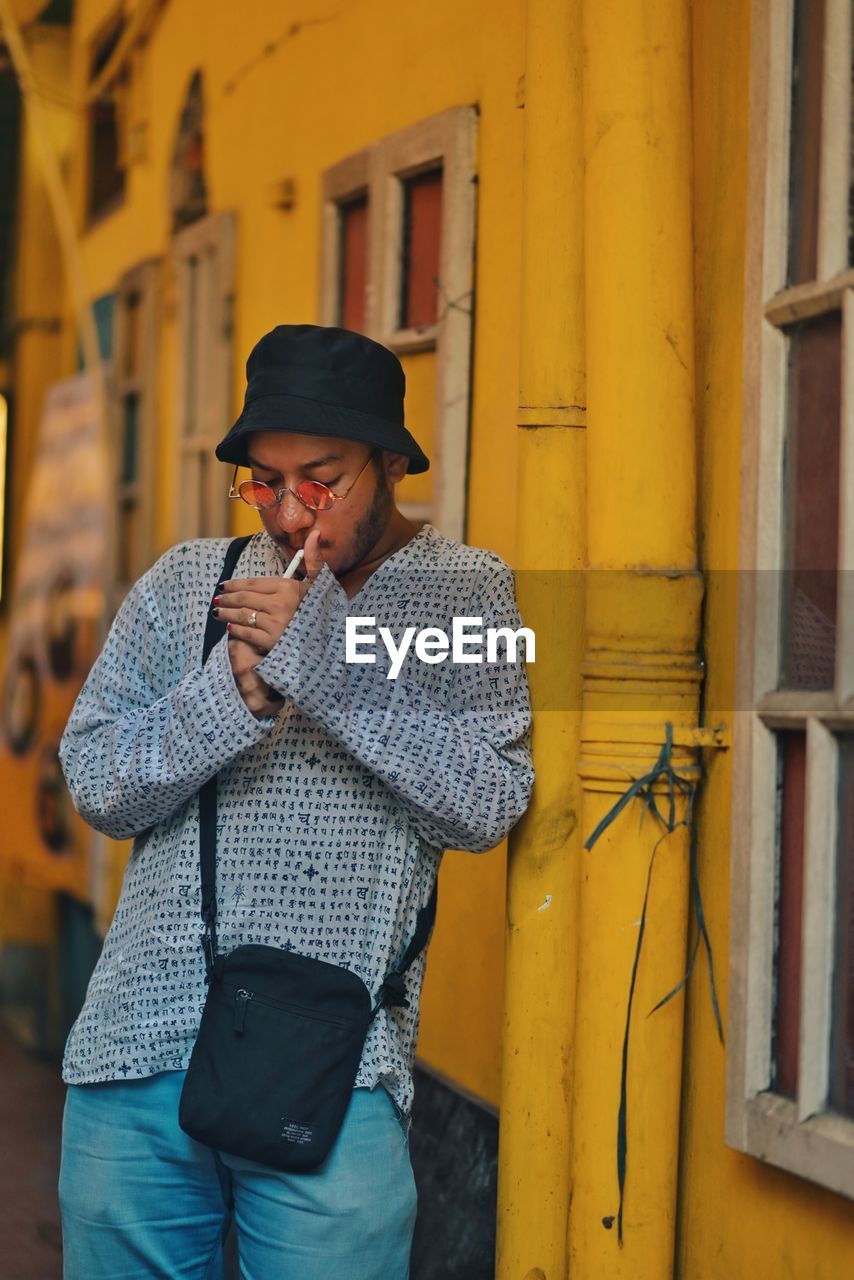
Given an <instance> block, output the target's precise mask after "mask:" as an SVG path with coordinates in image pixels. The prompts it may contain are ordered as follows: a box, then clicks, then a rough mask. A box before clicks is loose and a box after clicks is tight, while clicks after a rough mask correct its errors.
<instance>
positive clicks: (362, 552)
mask: <svg viewBox="0 0 854 1280" xmlns="http://www.w3.org/2000/svg"><path fill="white" fill-rule="evenodd" d="M393 501H394V499H393V492H392V486H391V485H390V484H389V482H388V480H387V478H386V476H385V474H384V473H380V472H378V473H377V484H376V489H375V490H374V496H373V498H372V499H371V505H370V506H369V507H368V509H367V511H366V512H365V514H364V515H363V516H362V518H361V519H360V520H359V521H358V522H357V523H356V527H355V528H354V530H353V538H352V542H351V544H350V548H349V555H348V559H347V563H346V564H343V565H341V566H340V567H339V568H337V569H336V570H335V573H336V576H337V577H343V576H344V574H346V573H351V572H352V571H353V570H354V569H358V567H359V565H360V564H362V562H363V561H365V560H367V559H368V557H369V555H370V552H371V551H373V549H374V547H375V546H376V545H377V543H378V542H379V540H380V538H381V537H382V536H383V534H384V533H385V530H386V525H387V524H388V522H389V517H390V515H391V510H392V506H393Z"/></svg>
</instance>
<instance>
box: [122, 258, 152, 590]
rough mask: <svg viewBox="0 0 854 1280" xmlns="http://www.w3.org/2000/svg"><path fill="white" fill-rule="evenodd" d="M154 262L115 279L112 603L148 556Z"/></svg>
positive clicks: (146, 563)
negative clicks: (117, 286)
mask: <svg viewBox="0 0 854 1280" xmlns="http://www.w3.org/2000/svg"><path fill="white" fill-rule="evenodd" d="M159 290H160V266H159V263H157V262H144V263H141V264H140V265H139V266H137V267H134V268H133V270H131V271H129V272H128V273H127V274H126V275H125V276H123V277H122V280H121V281H120V284H119V289H118V293H117V295H116V299H115V307H114V316H113V326H114V329H113V334H114V336H113V361H112V379H111V390H112V395H111V408H112V440H113V453H112V476H113V490H112V492H113V496H114V506H113V513H112V515H113V536H112V538H111V539H110V545H111V549H112V553H113V565H112V574H111V579H112V584H113V590H114V599H113V602H112V603H113V605H114V606H115V605H117V604H118V603H119V601H120V600H121V599H122V598H123V596H124V595H125V594H126V592H127V591H128V589H129V587H130V586H131V584H132V583H133V582H135V581H136V579H137V578H138V577H139V576H140V575H141V574H142V573H144V572H145V570H146V569H147V568H148V567H149V565H150V564H151V562H152V560H153V558H154V529H153V520H154V491H155V487H156V482H157V477H156V471H155V467H154V459H155V421H156V416H155V409H154V404H155V397H156V387H157V382H156V380H157V353H156V344H157V327H158V326H157V305H158V300H159Z"/></svg>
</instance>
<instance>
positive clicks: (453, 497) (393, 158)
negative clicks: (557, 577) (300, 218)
mask: <svg viewBox="0 0 854 1280" xmlns="http://www.w3.org/2000/svg"><path fill="white" fill-rule="evenodd" d="M476 124H477V110H476V108H475V107H469V106H463V107H450V108H448V109H447V110H445V111H442V112H440V113H439V114H438V115H435V116H431V117H429V118H428V119H426V120H421V121H418V122H417V123H416V124H413V125H410V126H409V127H408V128H405V129H401V130H399V131H398V132H396V133H393V134H390V135H389V136H387V137H384V138H381V139H379V140H378V141H376V142H374V143H373V144H372V145H370V146H368V147H365V148H363V149H362V150H361V151H358V152H355V153H354V154H353V155H350V156H347V157H346V158H345V159H343V160H341V161H339V162H338V163H337V164H335V165H332V166H331V167H330V168H328V169H326V170H325V171H324V173H323V175H322V200H321V206H322V212H321V237H320V240H321V260H320V317H321V319H320V322H321V324H338V323H339V319H338V316H339V310H338V304H339V297H338V293H339V279H340V270H341V261H340V236H339V227H340V216H339V208H340V206H341V205H343V204H346V203H348V202H349V201H350V200H353V199H354V198H356V197H358V196H359V195H361V194H363V193H367V196H368V245H367V264H366V275H367V281H368V284H367V297H366V300H365V332H366V333H367V335H368V336H369V337H371V338H374V339H376V341H377V342H381V343H382V344H383V345H384V346H387V347H389V348H390V349H391V350H392V351H394V352H395V353H396V354H397V355H398V356H404V355H411V354H415V353H417V352H420V351H435V352H436V419H435V433H434V448H433V454H434V456H433V457H432V458H431V466H432V469H433V471H434V481H433V501H432V503H431V504H429V505H427V504H424V505H423V506H422V505H419V506H417V507H416V506H415V505H414V504H408V505H407V504H401V510H403V511H404V514H406V515H408V516H410V518H412V519H422V520H423V519H429V520H431V521H432V522H433V523H434V524H435V525H436V526H437V527H438V528H440V529H441V530H442V531H443V532H445V533H447V534H449V535H450V536H451V537H454V538H457V539H460V540H462V539H463V538H464V537H465V524H466V492H467V486H468V475H467V472H468V451H469V422H470V414H471V373H472V370H471V359H472V333H473V324H474V272H475V262H474V253H475V219H476V182H477V177H476V170H475V143H476ZM439 167H441V169H442V174H443V179H442V239H441V244H440V251H439V276H440V280H441V283H442V290H441V297H440V304H439V305H440V315H439V320H438V321H437V323H436V324H434V325H430V326H429V327H425V328H421V329H400V328H398V326H397V315H398V294H399V287H400V285H399V271H400V258H401V241H402V234H403V225H402V224H403V219H402V201H403V185H402V184H403V180H405V179H406V178H409V177H413V176H415V175H416V174H417V173H421V172H427V171H430V170H432V169H436V168H439ZM442 299H444V300H445V301H444V302H443V301H442ZM448 300H451V301H452V302H453V303H454V305H450V306H449V305H448Z"/></svg>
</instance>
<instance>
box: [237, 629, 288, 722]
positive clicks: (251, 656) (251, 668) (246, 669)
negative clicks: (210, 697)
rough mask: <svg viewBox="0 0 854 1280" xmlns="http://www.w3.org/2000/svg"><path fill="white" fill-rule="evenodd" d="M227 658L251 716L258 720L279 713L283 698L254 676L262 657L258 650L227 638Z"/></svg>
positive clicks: (283, 703) (242, 641) (242, 642)
mask: <svg viewBox="0 0 854 1280" xmlns="http://www.w3.org/2000/svg"><path fill="white" fill-rule="evenodd" d="M228 656H229V658H230V659H231V670H232V671H233V673H234V681H235V684H236V685H237V688H238V690H239V692H240V696H241V698H242V699H243V701H244V702H245V703H246V706H247V707H248V708H249V710H250V711H251V712H252V714H253V716H255V718H256V719H258V720H260V719H261V718H262V717H263V716H273V715H275V714H276V712H277V711H280V710H281V709H282V707H283V706H284V705H285V700H284V698H282V697H281V696H280V695H279V694H278V693H277V692H276V690H275V689H271V688H270V686H269V685H268V684H266V683H265V682H264V681H263V680H262V679H261V677H260V676H259V675H257V674H256V671H255V668H256V666H257V665H258V663H259V662H260V661H261V657H262V655H261V654H259V652H258V650H257V649H253V647H252V645H250V644H247V643H246V641H245V640H237V639H236V638H235V637H233V636H229V638H228Z"/></svg>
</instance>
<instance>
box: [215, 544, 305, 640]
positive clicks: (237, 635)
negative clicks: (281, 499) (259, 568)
mask: <svg viewBox="0 0 854 1280" xmlns="http://www.w3.org/2000/svg"><path fill="white" fill-rule="evenodd" d="M319 543H320V532H319V531H318V530H317V529H315V530H313V531H312V532H311V533H310V534H309V536H308V537H307V538H306V540H305V558H304V560H303V564H304V566H305V571H306V576H305V578H304V579H303V580H302V581H299V582H298V581H297V580H296V579H295V578H290V579H287V580H286V579H284V578H280V577H275V578H273V577H271V578H232V579H230V580H229V581H228V582H225V583H223V585H222V589H221V591H220V594H219V595H218V596H216V597H215V600H214V605H215V607H216V608H217V609H218V614H217V616H218V617H219V618H220V619H221V620H222V621H223V622H225V623H227V624H228V634H229V637H233V638H234V639H236V640H243V641H245V643H246V644H249V645H251V646H252V648H253V649H255V650H257V652H258V653H260V654H262V655H265V654H268V653H269V652H270V650H271V649H272V648H273V646H274V645H275V644H276V643H277V642H278V641H279V640H280V639H281V637H282V635H283V633H284V630H285V627H286V626H287V625H288V623H289V622H290V620H291V618H292V617H293V616H294V614H295V613H296V611H297V608H298V606H299V603H300V600H302V598H303V596H304V595H305V594H306V592H307V591H308V588H309V586H310V585H311V582H312V581H313V579H314V578H316V577H317V575H318V574H319V573H320V571H321V569H322V568H323V564H324V561H323V556H322V555H321V553H320V547H319Z"/></svg>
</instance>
